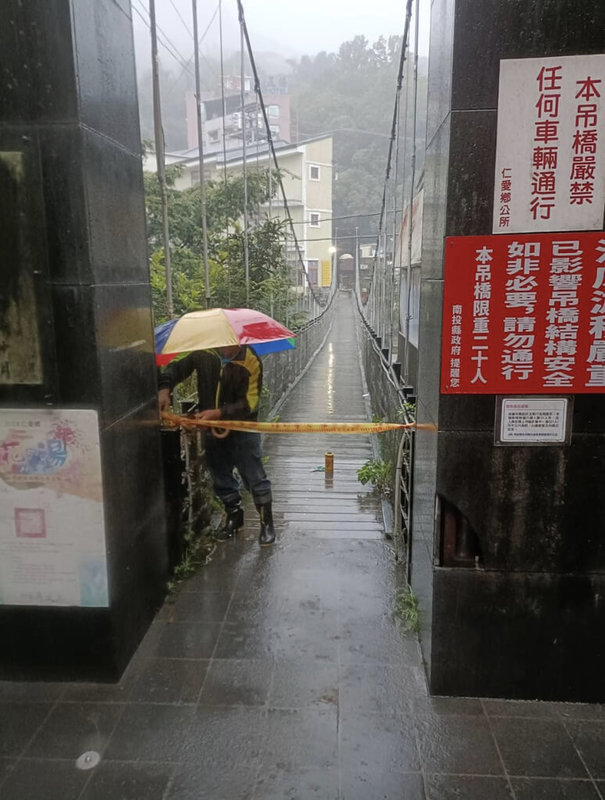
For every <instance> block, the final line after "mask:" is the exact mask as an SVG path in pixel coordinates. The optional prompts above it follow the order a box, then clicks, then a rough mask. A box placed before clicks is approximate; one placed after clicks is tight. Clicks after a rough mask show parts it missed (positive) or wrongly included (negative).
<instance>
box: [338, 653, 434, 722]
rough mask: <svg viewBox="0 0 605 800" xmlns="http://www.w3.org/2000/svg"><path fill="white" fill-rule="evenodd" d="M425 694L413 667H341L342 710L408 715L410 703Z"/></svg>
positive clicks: (346, 665)
mask: <svg viewBox="0 0 605 800" xmlns="http://www.w3.org/2000/svg"><path fill="white" fill-rule="evenodd" d="M424 692H425V681H424V676H423V675H421V673H420V671H419V670H418V669H417V668H415V667H405V666H403V665H397V666H395V665H393V664H380V663H362V664H347V663H345V664H343V666H342V668H341V680H340V705H341V708H342V710H343V711H345V712H349V711H357V712H368V713H381V714H387V715H391V714H396V715H398V716H403V715H409V714H410V711H411V706H412V702H413V700H414V699H415V698H417V697H419V696H420V697H422V696H423V694H424Z"/></svg>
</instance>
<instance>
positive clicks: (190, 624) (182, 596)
mask: <svg viewBox="0 0 605 800" xmlns="http://www.w3.org/2000/svg"><path fill="white" fill-rule="evenodd" d="M354 319H355V317H354V311H353V308H352V306H351V303H350V299H349V298H348V296H346V295H345V296H342V297H341V298H340V299H339V304H338V309H337V315H336V320H335V324H334V327H333V329H332V331H331V333H330V335H329V337H328V341H327V343H326V345H325V347H324V348H323V350H322V352H321V353H320V355H319V356H318V358H317V359H316V361H315V362H314V364H313V365H312V367H311V368H310V369H309V371H308V373H307V374H306V375H305V377H304V378H303V380H302V381H301V383H300V384H299V385H298V387H297V388H296V390H295V392H294V394H293V396H292V397H291V399H290V400H289V402H288V404H287V405H286V406H285V407H284V408H283V409H282V411H281V415H280V418H281V419H282V420H289V421H305V420H308V421H330V420H337V421H356V420H360V421H362V420H365V419H367V416H366V409H365V404H364V398H363V392H364V389H363V384H362V378H361V374H360V371H359V366H358V363H359V359H358V357H357V346H356V339H355V335H354ZM327 450H331V451H333V452H334V464H335V467H334V474H333V477H332V478H331V477H330V476H329V475H327V474H326V473H324V472H323V471H322V470H321V469H320V468H321V467H323V465H324V453H325V452H326V451H327ZM265 453H266V455H267V456H268V459H267V470H268V472H269V474H270V476H271V478H272V480H273V485H274V493H275V504H274V505H275V511H276V519H277V521H278V527H279V533H278V541H277V543H276V545H275V546H274V547H270V548H259V546H258V544H257V541H256V536H257V523H256V520H255V515H254V513H253V509H252V508H251V507H250V505H248V507H247V523H246V528H245V529H244V530H243V531H242V532H241V533H240V534H239V535H238V537H237V539H236V540H235V541H232V542H228V543H226V544H223V545H220V546H219V547H218V549H217V550H216V551H215V553H214V555H213V558H212V560H211V562H210V563H209V564H208V565H207V566H205V567H204V568H202V569H200V570H199V571H198V573H197V574H196V575H195V576H193V577H192V578H190V579H189V580H187V581H186V582H184V583H183V584H182V585H181V587H180V589H179V591H178V593H177V594H176V595H175V596H174V597H173V598H171V600H169V601H167V602H166V603H165V605H164V607H163V608H162V609H161V610H160V612H159V613H158V616H157V618H156V620H155V622H154V623H153V625H152V626H151V628H150V630H149V633H148V635H147V636H146V638H145V640H144V641H143V643H142V645H141V647H140V648H139V650H138V652H137V654H136V656H135V658H134V659H133V661H132V663H131V665H130V666H129V668H128V670H127V672H126V673H125V675H124V677H123V678H122V680H121V682H120V683H119V684H118V685H115V686H110V685H96V684H18V683H2V682H0V798H2V800H16V799H17V798H19V800H23V798H31V799H32V800H76V799H77V800H93V799H94V800H97V799H98V800H101V798H102V799H103V800H120V799H122V800H135V799H136V800H139V798H143V799H144V800H190V799H191V800H193V799H194V798H195V800H198V799H199V798H208V800H244V799H245V800H273V798H299V799H300V800H307V798H319V799H320V800H378V799H379V798H381V799H384V800H453V798H461V799H462V800H504V799H505V798H507V800H510V799H511V798H513V799H514V800H563V799H565V800H595V799H597V798H605V707H603V706H595V705H571V704H557V703H537V702H536V703H532V702H512V701H498V700H481V699H466V698H464V699H460V698H459V699H452V698H429V697H428V695H427V689H426V684H425V680H424V671H423V668H422V661H421V656H420V651H419V648H418V644H417V641H416V638H415V636H414V635H413V634H408V633H405V632H404V631H402V629H401V626H400V624H399V622H398V621H397V619H396V618H395V616H394V614H393V612H394V607H395V598H396V595H397V591H398V590H399V589H400V588H401V585H402V580H403V575H402V572H403V570H402V568H401V567H398V566H397V565H396V564H395V563H394V560H393V557H392V553H391V549H390V547H389V544H388V542H387V541H386V540H385V538H384V536H383V532H382V524H381V521H380V518H379V505H378V502H377V500H376V498H375V497H374V496H373V495H372V494H371V493H370V492H369V491H368V490H367V488H366V487H363V486H361V485H360V484H359V483H358V482H357V480H356V470H357V469H358V468H359V466H361V465H362V464H363V463H364V462H365V461H366V460H367V459H369V458H371V457H372V448H371V443H370V440H369V439H368V438H367V437H363V436H362V437H357V436H355V437H349V436H330V435H329V434H325V435H324V434H322V435H302V434H300V435H297V436H273V437H268V439H267V441H266V443H265ZM89 751H94V752H95V753H99V754H100V756H101V760H100V763H99V764H98V765H97V766H94V767H93V768H92V769H88V770H81V769H79V768H77V766H76V759H78V757H79V756H81V755H82V754H84V753H86V752H89ZM89 763H91V762H89Z"/></svg>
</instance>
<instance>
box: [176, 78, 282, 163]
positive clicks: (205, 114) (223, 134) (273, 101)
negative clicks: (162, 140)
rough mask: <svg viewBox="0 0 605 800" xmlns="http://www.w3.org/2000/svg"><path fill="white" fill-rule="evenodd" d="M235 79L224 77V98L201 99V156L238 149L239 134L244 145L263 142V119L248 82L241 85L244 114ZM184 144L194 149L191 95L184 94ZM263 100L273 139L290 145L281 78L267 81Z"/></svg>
mask: <svg viewBox="0 0 605 800" xmlns="http://www.w3.org/2000/svg"><path fill="white" fill-rule="evenodd" d="M240 86H241V79H240V78H239V76H227V77H226V78H225V81H224V87H225V91H224V97H222V96H220V97H214V96H213V97H207V98H203V99H202V109H201V110H202V129H203V136H204V141H203V143H202V144H203V150H204V153H214V152H216V151H217V150H223V149H225V150H231V149H233V148H234V147H235V148H236V147H241V141H242V136H243V133H242V131H244V130H245V133H246V143H247V144H249V145H253V144H255V143H256V142H258V141H260V142H263V141H266V140H267V133H266V127H265V120H264V117H263V113H262V110H261V107H260V105H259V103H258V98H257V96H256V93H255V92H254V91H252V79H251V78H250V77H246V78H245V82H244V111H243V114H242V97H241V93H240ZM185 100H186V113H187V145H188V147H190V148H197V146H198V136H197V108H196V100H195V94H194V93H193V92H188V93H187V95H186V98H185ZM263 101H264V104H265V108H266V110H267V117H268V121H269V128H270V130H271V136H272V138H273V139H275V140H280V141H282V142H290V140H291V133H290V95H289V94H288V87H287V83H286V80H285V78H283V77H282V76H280V77H276V78H270V79H268V80H267V83H266V87H265V90H264V91H263Z"/></svg>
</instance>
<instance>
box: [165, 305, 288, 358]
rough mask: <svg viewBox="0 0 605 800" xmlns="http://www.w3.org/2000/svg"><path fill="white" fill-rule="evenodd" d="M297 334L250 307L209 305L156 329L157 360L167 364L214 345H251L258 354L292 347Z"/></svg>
mask: <svg viewBox="0 0 605 800" xmlns="http://www.w3.org/2000/svg"><path fill="white" fill-rule="evenodd" d="M294 340H295V334H293V333H292V331H290V330H288V328H286V327H284V326H283V325H282V324H281V323H279V322H277V320H274V319H273V318H272V317H269V316H268V315H267V314H263V313H262V312H261V311H255V310H254V309H251V308H209V309H206V310H203V311H190V312H189V313H187V314H183V316H182V317H179V318H178V319H172V320H169V321H168V322H164V323H163V324H162V325H158V326H157V327H156V329H155V353H156V356H155V358H156V363H157V364H158V365H160V366H163V365H165V364H168V363H169V362H170V361H172V359H174V358H176V357H177V356H178V355H180V354H181V353H188V352H191V351H192V350H211V349H213V348H215V347H230V346H233V345H247V344H249V345H252V346H253V348H254V350H255V351H256V353H257V354H258V355H266V354H267V353H276V352H279V351H280V350H290V349H292V348H294V346H295V341H294Z"/></svg>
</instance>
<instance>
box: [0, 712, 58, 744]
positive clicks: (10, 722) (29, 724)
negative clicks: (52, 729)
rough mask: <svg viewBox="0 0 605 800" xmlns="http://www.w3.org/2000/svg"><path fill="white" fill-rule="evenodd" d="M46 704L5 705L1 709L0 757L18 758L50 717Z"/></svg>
mask: <svg viewBox="0 0 605 800" xmlns="http://www.w3.org/2000/svg"><path fill="white" fill-rule="evenodd" d="M51 708H52V706H51V705H48V704H45V703H4V704H3V705H2V707H1V708H0V756H4V757H6V756H18V755H20V753H21V751H22V750H23V748H24V747H25V746H26V745H27V743H28V742H29V741H30V739H31V738H32V736H33V735H34V734H35V733H36V731H37V730H38V728H39V727H40V725H41V724H42V723H43V722H44V720H45V718H46V717H47V716H48V713H49V711H50V710H51Z"/></svg>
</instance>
